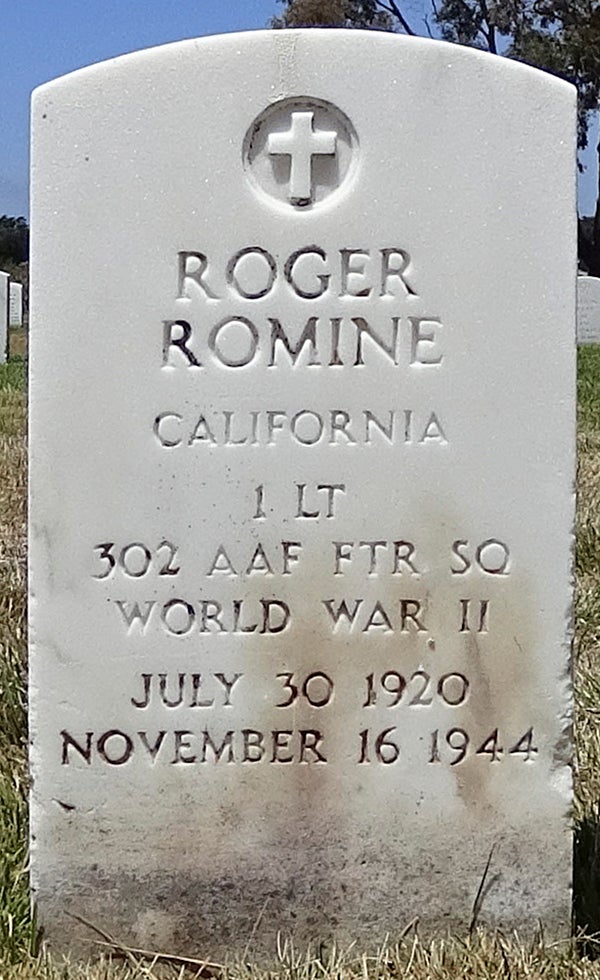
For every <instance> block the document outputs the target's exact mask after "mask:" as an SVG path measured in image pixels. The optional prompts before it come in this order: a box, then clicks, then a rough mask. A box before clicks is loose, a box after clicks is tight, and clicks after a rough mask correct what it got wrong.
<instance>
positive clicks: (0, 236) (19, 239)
mask: <svg viewBox="0 0 600 980" xmlns="http://www.w3.org/2000/svg"><path fill="white" fill-rule="evenodd" d="M28 258H29V227H28V225H27V222H26V221H25V218H9V217H8V215H6V214H3V215H0V268H2V269H4V268H5V267H6V266H7V265H21V263H22V262H27V260H28Z"/></svg>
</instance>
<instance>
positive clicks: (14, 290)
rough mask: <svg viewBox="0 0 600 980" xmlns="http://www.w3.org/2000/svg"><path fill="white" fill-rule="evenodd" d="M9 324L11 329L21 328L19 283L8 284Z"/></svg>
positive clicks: (21, 307)
mask: <svg viewBox="0 0 600 980" xmlns="http://www.w3.org/2000/svg"><path fill="white" fill-rule="evenodd" d="M9 322H10V326H11V327H22V326H23V285H22V283H20V282H11V284H10V302H9Z"/></svg>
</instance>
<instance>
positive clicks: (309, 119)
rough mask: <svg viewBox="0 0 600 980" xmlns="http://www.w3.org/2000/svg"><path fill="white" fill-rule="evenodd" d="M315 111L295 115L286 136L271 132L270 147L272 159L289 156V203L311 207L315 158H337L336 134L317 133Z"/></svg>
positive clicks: (326, 131)
mask: <svg viewBox="0 0 600 980" xmlns="http://www.w3.org/2000/svg"><path fill="white" fill-rule="evenodd" d="M313 121H314V112H292V124H291V127H290V129H288V131H287V133H271V135H270V136H269V140H268V144H267V148H268V152H269V155H270V156H289V157H290V193H289V197H290V201H291V202H292V204H297V205H303V204H310V202H311V201H312V196H313V189H312V158H313V157H314V156H335V152H336V142H337V136H336V133H334V132H330V131H329V130H321V131H320V132H319V131H317V132H315V130H314V128H313Z"/></svg>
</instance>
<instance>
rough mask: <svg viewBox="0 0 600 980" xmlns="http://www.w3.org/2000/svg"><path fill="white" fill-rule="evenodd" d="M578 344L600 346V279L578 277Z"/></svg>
mask: <svg viewBox="0 0 600 980" xmlns="http://www.w3.org/2000/svg"><path fill="white" fill-rule="evenodd" d="M577 343H578V344H600V279H596V278H595V277H594V276H577Z"/></svg>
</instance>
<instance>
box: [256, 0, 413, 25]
mask: <svg viewBox="0 0 600 980" xmlns="http://www.w3.org/2000/svg"><path fill="white" fill-rule="evenodd" d="M279 3H282V4H284V5H285V10H284V11H283V13H282V15H281V17H273V18H272V20H271V27H275V28H279V27H362V28H367V29H376V30H382V31H391V30H393V29H394V19H393V17H392V15H391V13H390V12H389V11H387V10H386V9H385V8H384V7H383V5H382V4H381V3H379V2H378V0H279Z"/></svg>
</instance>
